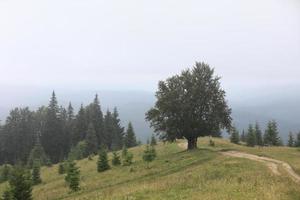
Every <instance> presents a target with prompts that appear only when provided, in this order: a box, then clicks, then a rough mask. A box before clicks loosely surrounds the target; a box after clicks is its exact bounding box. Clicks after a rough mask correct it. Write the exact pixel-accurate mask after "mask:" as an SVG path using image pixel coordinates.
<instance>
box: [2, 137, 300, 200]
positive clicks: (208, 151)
mask: <svg viewBox="0 0 300 200" xmlns="http://www.w3.org/2000/svg"><path fill="white" fill-rule="evenodd" d="M214 141H215V142H216V147H209V146H208V138H201V139H200V140H199V147H200V149H199V150H195V151H192V152H186V151H184V150H183V149H182V148H180V147H179V146H178V145H177V144H165V145H164V144H159V145H158V146H157V153H158V158H157V159H156V160H155V161H154V162H153V163H151V164H150V169H147V168H146V164H145V163H144V162H143V161H142V160H141V157H142V152H143V147H136V148H133V149H130V151H131V152H133V153H134V161H135V162H134V164H133V165H132V166H129V167H121V166H120V167H113V168H112V169H111V170H109V171H107V172H104V173H97V171H96V161H97V157H94V158H93V160H92V161H89V160H88V159H84V160H81V161H78V162H77V164H78V166H80V170H81V191H79V192H76V193H69V189H68V187H67V186H66V184H65V182H64V175H58V173H57V171H58V169H57V168H58V166H57V165H54V166H53V167H50V168H48V167H44V168H42V179H43V183H42V184H40V185H38V186H36V187H35V188H34V191H33V194H34V199H38V200H44V199H45V200H46V199H48V200H51V199H114V200H115V199H130V200H131V199H132V200H135V199H153V200H157V199H208V200H209V199H224V200H226V199H228V200H229V199H243V200H244V199H268V200H277V199H278V200H279V199H280V200H281V199H300V185H299V184H296V183H294V182H293V181H292V180H291V179H290V178H288V177H287V176H276V175H274V174H272V173H271V172H270V170H269V169H268V168H267V167H266V166H265V165H263V164H262V163H259V162H255V161H251V160H247V159H241V158H232V157H225V156H223V155H221V154H220V153H219V151H221V150H229V149H236V150H240V151H245V152H250V153H253V154H257V155H264V156H269V157H273V158H276V159H280V160H284V161H286V162H288V163H290V164H291V165H292V167H293V168H294V169H295V170H296V171H297V172H298V173H299V172H300V162H299V158H300V151H298V150H297V149H291V148H285V147H279V148H275V147H274V148H273V147H270V148H269V147H268V148H248V147H244V146H238V145H233V144H230V143H229V142H228V141H226V140H222V139H214ZM180 142H182V141H180ZM287 186H288V187H287ZM4 188H5V184H2V185H0V191H1V190H3V189H4Z"/></svg>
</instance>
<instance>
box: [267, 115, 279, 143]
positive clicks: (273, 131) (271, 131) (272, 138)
mask: <svg viewBox="0 0 300 200" xmlns="http://www.w3.org/2000/svg"><path fill="white" fill-rule="evenodd" d="M264 143H265V144H267V145H271V146H279V145H280V137H279V132H278V128H277V123H276V121H274V120H273V121H269V122H268V125H267V129H266V131H265V135H264Z"/></svg>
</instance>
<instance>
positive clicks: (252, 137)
mask: <svg viewBox="0 0 300 200" xmlns="http://www.w3.org/2000/svg"><path fill="white" fill-rule="evenodd" d="M255 145H256V134H255V130H254V128H253V126H252V124H250V125H249V128H248V133H247V146H249V147H254V146H255Z"/></svg>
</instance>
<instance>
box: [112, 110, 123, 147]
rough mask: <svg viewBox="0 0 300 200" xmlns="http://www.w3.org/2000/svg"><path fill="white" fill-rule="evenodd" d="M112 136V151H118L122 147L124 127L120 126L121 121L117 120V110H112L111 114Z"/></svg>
mask: <svg viewBox="0 0 300 200" xmlns="http://www.w3.org/2000/svg"><path fill="white" fill-rule="evenodd" d="M112 120H113V127H114V134H113V140H112V147H111V148H112V149H113V150H119V149H122V147H123V137H124V127H122V125H121V120H120V118H119V113H118V110H117V108H114V112H113V114H112Z"/></svg>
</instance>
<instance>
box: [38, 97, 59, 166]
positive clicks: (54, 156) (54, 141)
mask: <svg viewBox="0 0 300 200" xmlns="http://www.w3.org/2000/svg"><path fill="white" fill-rule="evenodd" d="M59 111H60V110H59V107H58V104H57V99H56V96H55V92H54V91H53V93H52V97H51V100H50V103H49V106H48V108H47V115H46V122H45V130H44V131H43V133H42V138H41V141H42V145H43V147H44V149H45V152H46V154H47V155H49V157H50V159H51V161H52V162H53V163H57V162H58V161H59V160H60V158H61V156H62V155H63V152H64V143H63V139H64V137H63V132H62V124H61V120H60V118H59V116H60V113H59Z"/></svg>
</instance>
